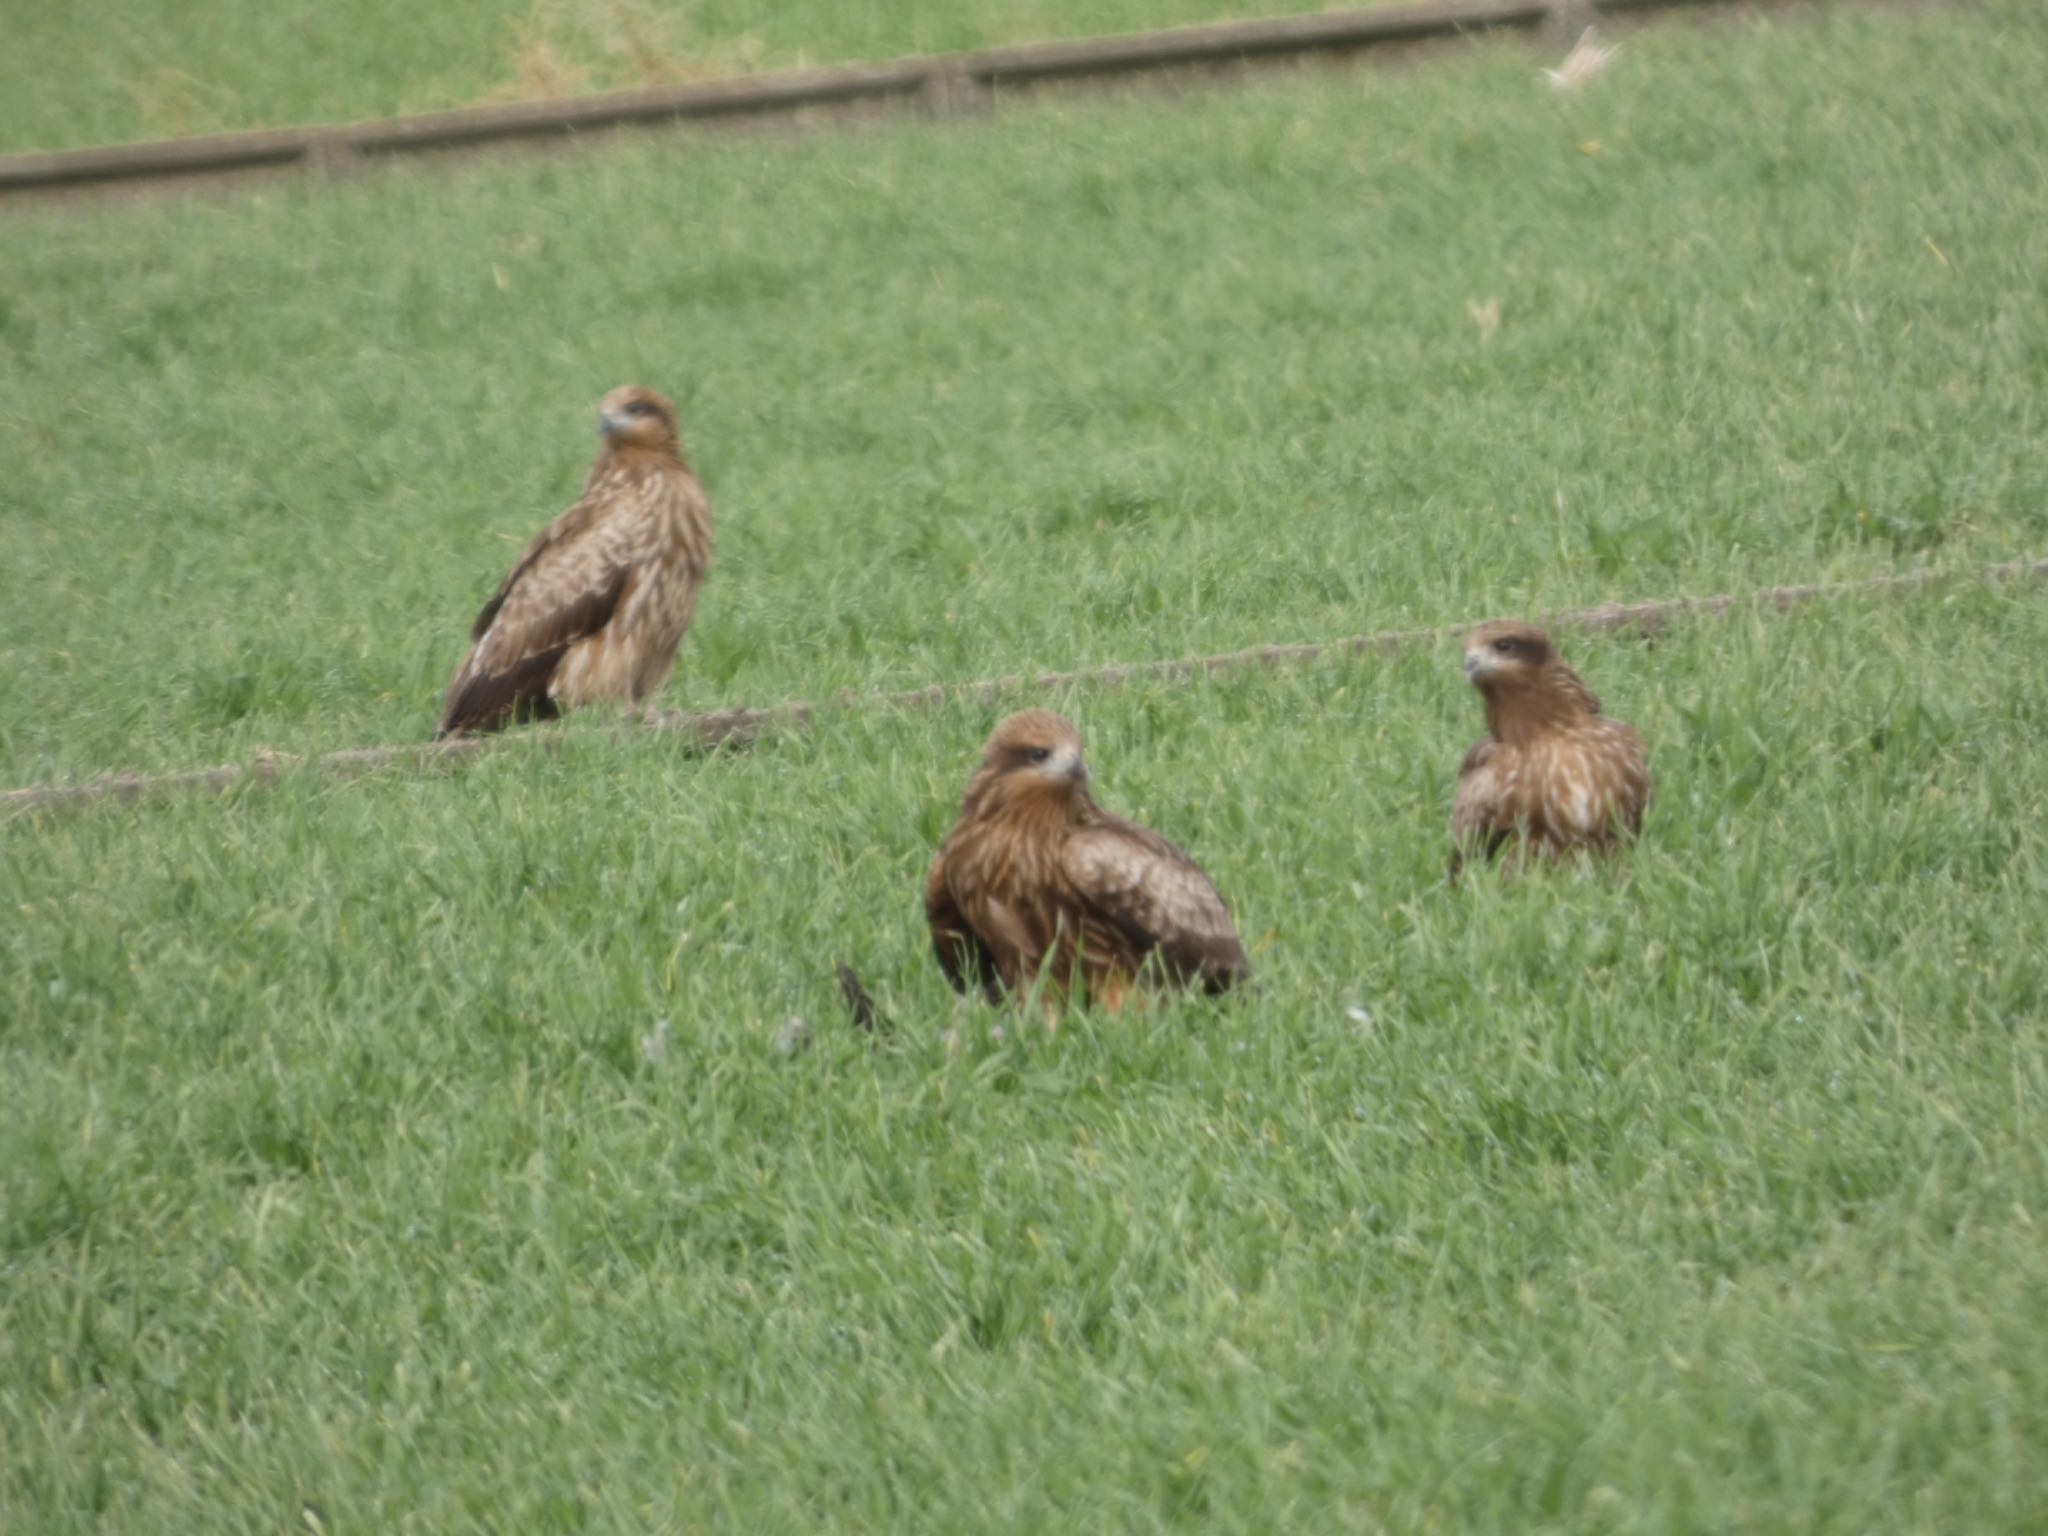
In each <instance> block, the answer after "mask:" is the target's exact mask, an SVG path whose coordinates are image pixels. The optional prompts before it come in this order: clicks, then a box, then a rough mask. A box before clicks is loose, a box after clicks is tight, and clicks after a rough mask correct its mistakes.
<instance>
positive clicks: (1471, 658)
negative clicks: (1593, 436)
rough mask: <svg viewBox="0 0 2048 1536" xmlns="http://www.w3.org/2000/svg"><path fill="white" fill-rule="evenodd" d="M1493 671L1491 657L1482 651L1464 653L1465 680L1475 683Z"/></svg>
mask: <svg viewBox="0 0 2048 1536" xmlns="http://www.w3.org/2000/svg"><path fill="white" fill-rule="evenodd" d="M1492 671H1493V659H1492V658H1491V657H1489V656H1488V655H1487V654H1486V652H1484V651H1467V652H1466V653H1465V681H1466V682H1468V683H1476V682H1478V681H1479V680H1480V679H1481V678H1482V677H1485V676H1487V675H1488V674H1489V673H1491V672H1492Z"/></svg>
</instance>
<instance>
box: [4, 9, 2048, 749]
mask: <svg viewBox="0 0 2048 1536" xmlns="http://www.w3.org/2000/svg"><path fill="white" fill-rule="evenodd" d="M2040 14H2042V13H2037V12H2035V11H2034V10H2033V8H2031V7H2012V8H2008V9H2007V10H2005V11H2003V12H1998V13H1995V14H1988V15H1983V16H1978V15H1975V14H1971V15H1967V16H1952V15H1949V14H1947V13H1945V12H1944V13H1937V14H1935V15H1931V16H1924V17H1900V16H1898V15H1895V14H1879V15H1874V16H1873V15H1863V14H1853V15H1852V14H1843V15H1839V16H1836V17H1833V18H1831V19H1829V20H1828V21H1826V22H1824V23H1821V24H1817V25H1810V26H1800V27H1792V26H1789V25H1788V26H1785V27H1782V28H1779V27H1768V26H1762V27H1758V28H1755V29H1751V30H1744V31H1732V30H1715V31H1711V32H1700V33H1693V32H1688V31H1674V32H1663V33H1658V34H1652V35H1644V36H1642V37H1639V38H1637V39H1635V40H1634V41H1632V43H1631V44H1630V48H1629V51H1628V52H1627V53H1625V54H1624V55H1623V59H1624V63H1623V64H1622V65H1620V66H1617V70H1616V72H1615V73H1614V74H1613V75H1612V76H1611V77H1609V78H1607V79H1603V80H1602V81H1601V82H1600V83H1599V85H1598V86H1597V87H1596V88H1595V89H1594V90H1593V91H1592V92H1591V93H1590V94H1589V95H1588V96H1587V97H1586V98H1584V99H1582V100H1575V101H1561V100H1559V99H1557V98H1556V97H1555V96H1554V95H1553V94H1552V93H1550V92H1549V91H1547V90H1545V89H1544V88H1543V86H1542V85H1541V84H1540V82H1539V81H1538V80H1537V78H1536V75H1535V71H1534V70H1533V69H1532V68H1531V66H1530V64H1529V62H1528V59H1527V57H1526V56H1525V55H1523V54H1522V53H1520V52H1518V51H1513V50H1505V49H1500V50H1481V51H1475V53H1474V54H1473V55H1472V57H1471V58H1470V59H1469V60H1468V61H1466V62H1464V63H1462V64H1459V65H1456V66H1445V67H1434V68H1431V69H1428V70H1426V71H1419V72H1416V73H1414V74H1410V75H1406V76H1402V77H1399V78H1390V77H1385V76H1378V75H1336V76H1332V75H1325V74H1316V75H1311V76H1307V77H1304V78H1303V79H1301V80H1299V81H1296V82H1292V83H1279V82H1275V83H1269V84H1266V85H1264V86H1261V87H1259V88H1257V89H1253V90H1247V91H1243V92H1233V93H1227V94H1222V95H1217V96H1212V97H1208V98H1204V99H1201V100H1197V101H1191V102H1187V103H1184V104H1181V105H1179V106H1177V107H1175V108H1172V109H1170V110H1168V109H1163V108H1162V107H1161V105H1160V104H1159V103H1157V102H1155V101H1151V100H1145V99H1137V100H1117V101H1101V100H1091V101H1087V102H1080V103H1069V104H1040V105H1037V106H1032V107H1022V108H1018V109H1016V110H1013V111H1009V112H1005V113H1003V114H1001V115H999V116H997V117H995V118H992V119H989V120H985V121H981V122H978V123H974V124H961V125H947V126H945V127H943V128H936V127H931V126H927V125H920V124H914V123H892V124H888V125H883V126H878V127H876V128H874V129H873V130H872V131H868V132H862V133H856V134H852V135H847V136H831V137H822V136H821V137H812V138H806V139H802V140H799V141H795V142H791V141H788V140H785V139H756V138H746V139H730V138H722V139H710V140H707V139H701V138H687V137H673V138H656V139H646V140H632V141H626V142H623V143H621V144H619V145H617V146H615V147H614V148H613V149H612V150H611V152H609V153H605V154H601V155H589V156H584V157H574V158H567V159H561V158H557V159H551V160H545V161H539V162H535V161H520V162H516V163H512V164H496V165H469V166H461V167H436V168H420V167H414V168H409V169H393V170H391V171H390V172H388V173H386V174H380V175H376V176H372V177H367V178H365V179H363V180H360V181H357V182H351V183H347V184H343V185H338V186H326V185H319V184H293V185H290V186H286V187H284V188H282V189H272V190H269V191H265V192H261V193H254V194H250V195H248V196H241V197H234V198H232V199H228V200H225V201H209V202H182V201H181V202H161V201H157V202H150V203H145V204H141V205H136V206H121V207H115V208H105V209H99V210H92V211H78V210H71V211H43V212H31V213H29V214H28V215H26V216H23V217H17V218H11V219H10V220H8V221H7V223H6V224H5V226H4V227H0V266H4V268H5V270H6V271H8V273H9V274H10V285H9V287H8V289H7V291H6V293H5V295H4V296H0V345H4V346H5V347H6V349H7V351H8V354H9V357H10V366H9V367H8V368H7V369H6V370H4V372H0V421H4V422H5V423H6V425H7V430H6V432H5V433H4V435H0V487H4V491H0V495H4V496H5V497H6V499H7V503H8V506H9V511H8V515H7V516H6V518H5V519H4V520H0V608H4V610H5V611H6V613H7V614H8V632H9V645H10V650H11V652H12V654H13V655H14V656H15V657H16V658H17V663H16V664H15V665H12V666H10V667H8V668H6V669H5V673H4V676H0V776H4V779H6V780H11V781H13V782H15V783H22V782H28V781H31V780H36V779H44V778H50V777H62V776H71V775H80V774H86V773H90V772H92V771H94V770H98V769H104V768H109V767H120V766H140V767H165V766H189V765H193V764H195V763H203V762H211V761H214V760H217V759H220V758H222V757H224V756H225V757H236V758H246V757H247V756H249V755H250V754H252V753H253V752H254V751H255V750H257V749H258V748H259V747H263V746H268V747H272V748H276V749H280V750H303V749H317V748H321V747H335V746H346V745H352V744H357V743H360V742H364V741H375V740H407V739H423V738H424V737H425V736H427V735H428V734H430V733H431V730H432V727H433V723H434V718H435V709H436V703H437V697H438V693H439V690H440V688H441V687H442V685H443V684H444V683H445V681H446V679H447V677H448V674H449V672H450V671H451V670H452V669H453V667H454V665H455V663H456V661H457V660H458V659H459V657H460V655H461V651H462V645H463V637H464V635H465V633H466V630H467V625H468V622H469V620H470V617H471V616H472V615H473V614H474V612H475V610H476V608H477V606H478V605H479V604H480V603H481V601H482V599H483V598H484V597H485V595H487V594H488V592H489V591H490V588H491V586H492V585H493V584H494V583H495V582H496V581H497V579H498V577H499V576H500V574H501V573H502V571H503V569H504V568H505V567H506V565H507V564H508V563H509V562H510V560H511V558H512V557H513V555H514V554H515V553H516V551H517V549H518V547H519V545H520V544H521V543H522V542H523V541H524V540H525V539H526V538H527V537H528V536H529V535H530V534H531V532H532V531H533V530H534V529H535V528H536V527H538V526H539V524H540V523H541V522H542V521H543V520H544V519H545V518H546V517H548V516H550V515H551V514H552V513H553V512H555V511H556V510H558V509H559V508H560V507H562V506H564V505H566V504H567V503H568V502H569V500H571V499H572V498H573V496H574V494H575V490H576V487H577V486H578V485H579V484H580V482H581V478H582V475H583V472H584V469H585V467H586V465H587V463H588V457H589V454H590V453H591V452H592V450H593V448H594V445H595V438H594V434H593V433H592V431H591V422H592V420H593V417H592V411H593V407H594V403H595V401H596V399H597V398H598V396H599V395H600V394H602V393H603V392H604V391H605V390H606V389H608V388H610V387H611V386H613V385H614V384H617V383H619V382H621V381H623V380H627V379H637V380H640V381H643V382H647V383H651V384H654V385H656V386H658V387H662V388H664V389H666V390H668V391H670V392H671V393H673V394H674V395H675V396H676V397H677V398H678V400H679V402H680V405H681V409H682V415H683V422H684V435H685V440H686V443H687V444H688V446H689V449H690V452H691V455H692V457H693V459H694V460H695V461H696V462H697V463H698V465H699V466H700V468H701V470H702V471H703V473H704V476H705V479H706V481H707V484H708V486H709V488H710V491H711V494H712V498H713V501H714V504H715V506H716V508H717V511H718V517H719V525H718V526H719V535H718V537H719V564H718V566H717V568H716V569H715V570H714V571H713V573H712V576H711V579H710V584H709V586H708V587H707V589H706V591H705V595H704V599H703V602H702V603H701V604H700V606H699V617H698V622H697V625H696V627H695V629H694V630H693V632H692V633H691V635H690V638H689V640H688V642H687V644H686V649H685V651H684V655H683V660H682V663H681V665H680V666H679V668H678V671H677V676H676V680H675V681H674V682H673V683H672V684H671V686H670V688H669V690H668V698H669V700H670V701H671V702H675V703H679V704H720V703H725V702H734V701H744V702H765V701H769V700H773V699H776V698H782V697H788V696H792V695H794V696H810V697H815V696H820V695H823V694H827V693H831V692H834V691H837V690H839V689H842V688H848V687H855V688H886V687H893V686H906V685H917V684H923V683H927V682H930V681H933V680H935V679H941V678H948V677H963V676H976V675H982V674H986V673H990V672H994V671H1007V670H1011V669H1014V668H1019V667H1026V666H1046V667H1068V666H1085V665H1088V664H1091V663H1095V662H1101V661H1109V660H1130V659H1139V658H1143V657H1147V656H1162V655H1175V654H1180V653H1186V652H1192V651H1203V650H1215V649H1223V648H1227V647H1231V646H1236V645H1244V644H1251V643H1256V642H1261V641H1268V640H1291V639H1312V638H1317V637H1324V636H1331V635H1338V634H1345V633H1350V632H1353V631H1356V630H1362V629H1377V628H1382V627H1390V626H1397V625H1405V624H1412V623H1422V622H1431V623H1433V622H1441V621H1443V620H1445V619H1450V618H1458V617H1473V616H1480V615H1484V614H1486V613H1489V612H1498V611H1501V610H1509V609H1514V610H1524V611H1528V610H1537V609H1543V608H1549V607H1557V606H1567V605H1570V604H1574V603H1577V602H1582V601H1586V600H1589V599H1593V598H1602V597H1608V596H1628V595H1645V596H1646V595H1656V594H1662V593H1669V592H1675V591H1685V590H1720V589H1724V588H1726V587H1729V586H1739V585H1747V584H1752V583H1757V582H1771V581H1780V580H1788V579H1803V578H1824V577H1830V576H1849V575H1855V574H1860V573H1865V572H1870V571H1876V570H1882V569H1888V568H1890V567H1891V566H1893V565H1894V564H1896V563H1900V562H1906V563H1913V562H1938V563H1949V564H1956V565H1976V564H1980V563H1984V562H1986V561H1989V560H1993V559H2000V558H2008V557H2011V556H2014V555H2017V554H2022V553H2030V552H2036V551H2040V550H2042V549H2044V548H2048V464H2044V460H2043V457H2042V455H2041V453H2040V451H2039V445H2040V443H2041V442H2042V440H2043V436H2044V421H2043V404H2042V402H2043V400H2044V399H2048V391H2044V387H2043V386H2044V383H2048V342H2044V340H2043V338H2044V336H2048V296H2044V283H2043V278H2042V273H2043V272H2044V271H2048V191H2044V184H2043V182H2042V180H2041V178H2040V177H2039V176H2037V175H2035V174H2034V173H2035V170H2036V168H2037V167H2038V166H2039V165H2040V164H2041V163H2042V162H2043V160H2044V159H2048V116H2044V115H2043V114H2041V113H2040V112H2038V111H2037V110H2035V108H2034V105H2033V104H2034V100H2035V91H2036V86H2037V82H2038V80H2039V79H2040V78H2042V77H2043V75H2044V74H2048V21H2038V22H2037V21H2036V20H2034V18H2035V17H2036V16H2037V15H2040ZM1994 37H1996V38H1998V39H1999V44H1998V46H1997V47H1996V48H1995V49H1994V48H1990V47H1989V46H1988V40H1990V39H1992V38H1994ZM1958 81H1963V82H1966V83H1967V89H1960V88H1958V87H1957V85H1956V82H1958ZM1930 242H1932V244H1930ZM1937 248H1938V249H1939V251H1940V253H1941V254H1940V255H1939V256H1937V254H1936V249H1937ZM1488 299H1497V300H1498V301H1499V303H1500V314H1501V317H1502V318H1501V324H1500V329H1499V331H1498V334H1496V335H1495V336H1493V337H1492V339H1491V340H1488V339H1487V338H1486V337H1485V335H1484V334H1483V332H1482V331H1481V329H1480V327H1479V326H1477V325H1476V324H1475V323H1474V322H1473V320H1472V319H1471V317H1470V315H1469V314H1468V308H1467V306H1468V305H1469V304H1472V303H1474V302H1478V303H1482V304H1483V303H1484V302H1485V301H1486V300H1488Z"/></svg>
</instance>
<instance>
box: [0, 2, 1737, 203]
mask: <svg viewBox="0 0 2048 1536" xmlns="http://www.w3.org/2000/svg"><path fill="white" fill-rule="evenodd" d="M1757 3H1759V0H1425V3H1423V4H1418V5H1408V6H1397V7H1385V8H1379V9H1372V10H1362V11H1329V12H1324V13H1320V14H1316V15H1307V16H1283V17H1277V18H1273V19H1270V20H1261V21H1229V22H1218V23H1214V24H1211V25H1206V26H1192V27H1174V28H1169V29H1166V30H1164V31H1157V32H1142V33H1133V34H1129V35H1126V36H1120V37H1097V38H1081V39H1075V40H1072V41H1065V42H1048V43H1027V44H1020V45H1017V46H1014V47H1006V48H990V49H984V50H982V51H979V52H974V53H945V54H931V55H927V56H924V57H920V58H908V59H897V60H893V61H889V62H885V63H870V64H847V65H842V66H838V67H835V68H829V69H806V70H785V71H779V72H775V73H770V74H761V75H754V76H749V77H746V78H742V79H734V80H721V81H714V82H708V83H701V84H691V85H675V86H663V87H659V88H656V89H650V90H638V91H617V92H609V93H606V94H603V95H595V96H581V97H574V98H571V99H568V100H562V101H522V102H513V103H509V104H504V105H494V106H480V107H461V108H457V109H455V110H453V111H447V112H425V113H419V114H417V115H414V116H410V117H394V118H385V119H382V120H379V121H374V122H363V123H341V124H318V125H310V126H305V127H297V128H276V129H255V130H250V131H247V132H238V133H221V134H211V135H207V136H204V137H197V138H187V139H167V140H161V141H158V142H154V143H141V144H115V145H107V146H100V147H94V148H90V149H61V150H40V151H35V152H32V153H26V154H13V155H0V197H4V196H7V195H10V194H16V195H18V194H24V193H36V192H52V191H60V190H66V189H76V188H81V187H88V186H105V185H110V184H120V183H124V182H125V183H137V182H150V181H163V180H167V179H170V178H175V177H181V176H199V175H214V176H218V175H222V174H230V173H235V172H242V171H254V170H264V169H275V168H278V167H284V166H294V165H303V166H321V167H329V168H332V167H335V166H338V165H342V164H347V163H349V162H351V161H358V160H365V159H378V158H383V157H388V156H395V155H406V154H414V153H419V152H422V151H428V150H444V149H455V148H466V147H472V146H477V145H484V144H493V143H507V142H512V141H517V140H522V139H524V140H531V139H538V138H563V137H567V136H571V135H574V134H577V133H583V132H589V131H592V130H595V129H603V128H618V127H625V126H630V125H635V124H641V125H645V124H677V123H691V122H710V121H716V120H720V119H732V118H750V117H751V118H762V117H773V116H778V115H787V114H790V113H798V112H813V111H820V110H832V109H836V108H846V107H852V106H862V105H881V106H890V105H895V106H904V105H925V106H929V107H943V106H945V105H946V104H948V103H952V102H957V101H958V100H960V99H961V96H962V92H963V88H964V91H965V94H966V95H967V96H969V97H973V96H976V95H979V94H981V93H984V92H988V91H1002V90H1006V89H1023V88H1029V87H1033V86H1040V85H1045V84H1050V83H1057V82H1062V81H1102V80H1112V79H1117V78H1121V77H1127V76H1134V75H1142V74H1145V73H1149V72H1154V71H1159V70H1169V69H1188V68H1201V67H1220V66H1227V65H1232V64H1240V63H1249V62H1256V61H1272V60H1284V59H1294V58H1309V57H1315V56H1338V55H1346V54H1356V53H1363V52H1366V51H1369V50H1372V49H1375V48H1384V47H1387V46H1389V45H1394V44H1415V43H1426V42H1431V41H1445V40H1452V39H1456V38H1460V37H1465V36H1470V35H1473V34H1477V33H1486V32H1504V31H1505V32H1515V31H1520V32H1529V31H1535V30H1538V29H1541V28H1543V27H1546V26H1553V27H1554V26H1558V25H1572V26H1576V25H1577V24H1579V23H1580V22H1582V21H1585V20H1590V19H1593V18H1595V17H1599V16H1606V15H1614V16H1623V15H1627V16H1633V15H1637V14H1643V13H1649V12H1658V11H1672V10H1697V9H1701V8H1704V7H1709V6H1729V5H1737V4H1749V5H1754V4H1757ZM1764 3H1769V0H1764Z"/></svg>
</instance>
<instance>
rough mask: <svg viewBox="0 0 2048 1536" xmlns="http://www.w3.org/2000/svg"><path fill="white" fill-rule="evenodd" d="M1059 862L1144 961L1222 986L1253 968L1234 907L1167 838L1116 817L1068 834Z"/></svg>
mask: <svg viewBox="0 0 2048 1536" xmlns="http://www.w3.org/2000/svg"><path fill="white" fill-rule="evenodd" d="M1061 866H1062V869H1063V871H1064V873H1065V874H1066V877H1067V879H1068V881H1069V882H1070V883H1071V884H1072V885H1073V887H1074V889H1075V891H1076V892H1077V893H1078V894H1079V895H1080V897H1081V899H1082V900H1083V901H1084V902H1086V903H1087V906H1088V909H1089V911H1090V913H1091V914H1092V915H1093V916H1095V917H1096V918H1097V919H1098V920H1099V921H1101V922H1102V923H1103V924H1104V925H1105V926H1106V927H1108V928H1109V929H1110V930H1111V931H1112V932H1113V933H1115V934H1116V935H1117V937H1118V938H1119V939H1121V940H1122V941H1123V942H1124V943H1125V944H1126V945H1128V946H1129V948H1130V951H1131V953H1132V956H1133V957H1134V959H1135V960H1136V961H1137V962H1138V963H1140V964H1142V963H1143V962H1144V960H1145V957H1146V956H1148V955H1157V956H1158V958H1159V961H1160V963H1161V964H1162V965H1163V966H1164V968H1165V971H1166V974H1167V975H1168V976H1169V977H1171V978H1172V979H1173V980H1175V981H1188V980H1194V979H1199V980H1200V981H1201V982H1202V984H1203V986H1204V987H1206V988H1207V990H1209V991H1211V992H1221V991H1222V990H1224V988H1226V987H1228V986H1230V985H1231V984H1232V983H1234V982H1237V981H1241V980H1243V979H1244V978H1245V976H1247V975H1248V974H1249V973H1250V970H1251V966H1250V963H1249V962H1248V961H1247V960H1246V959H1245V953H1244V945H1243V944H1242V943H1241V942H1240V941H1239V939H1238V936H1237V927H1236V925H1235V924H1233V923H1232V922H1231V920H1230V909H1229V908H1228V907H1226V906H1225V905H1224V904H1223V898H1222V897H1221V896H1219V895H1217V894H1216V887H1215V886H1213V885H1211V884H1210V883H1209V877H1208V876H1207V875H1205V874H1203V873H1202V871H1201V870H1200V869H1199V868H1197V867H1196V865H1195V862H1194V861H1193V860H1192V859H1190V858H1189V857H1188V856H1187V855H1186V854H1184V853H1182V852H1181V851H1180V849H1178V848H1176V847H1174V845H1173V844H1172V843H1169V842H1168V841H1167V840H1166V839H1165V838H1163V837H1161V836H1159V835H1158V834H1157V833H1156V832H1152V831H1150V830H1148V829H1147V828H1145V827H1141V826H1138V825H1137V824H1136V823H1134V822H1128V821H1123V820H1120V819H1118V818H1115V817H1111V818H1108V819H1106V820H1104V821H1103V822H1101V823H1098V824H1097V825H1095V826H1091V827H1086V828H1083V829H1082V830H1080V831H1078V832H1076V833H1075V834H1074V835H1073V836H1072V837H1070V838H1068V839H1067V844H1066V849H1065V851H1064V853H1063V854H1062V855H1061Z"/></svg>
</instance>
